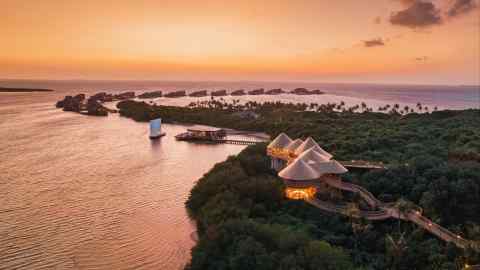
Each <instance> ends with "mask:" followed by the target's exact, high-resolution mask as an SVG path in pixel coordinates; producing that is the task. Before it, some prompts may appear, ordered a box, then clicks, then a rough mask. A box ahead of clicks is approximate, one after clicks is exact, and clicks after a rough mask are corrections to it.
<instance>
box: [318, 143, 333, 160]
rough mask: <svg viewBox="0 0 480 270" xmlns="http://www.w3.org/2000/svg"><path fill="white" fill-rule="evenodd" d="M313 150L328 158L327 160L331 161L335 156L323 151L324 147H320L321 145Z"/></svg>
mask: <svg viewBox="0 0 480 270" xmlns="http://www.w3.org/2000/svg"><path fill="white" fill-rule="evenodd" d="M313 149H314V150H315V152H317V153H319V154H320V155H322V156H324V157H327V159H331V158H332V157H333V156H332V154H330V153H328V152H327V151H325V150H323V148H322V147H320V145H318V144H317V145H315V146H314V147H313Z"/></svg>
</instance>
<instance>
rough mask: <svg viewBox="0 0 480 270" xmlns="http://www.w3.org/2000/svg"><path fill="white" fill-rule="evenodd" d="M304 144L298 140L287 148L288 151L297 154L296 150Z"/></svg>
mask: <svg viewBox="0 0 480 270" xmlns="http://www.w3.org/2000/svg"><path fill="white" fill-rule="evenodd" d="M302 143H303V141H302V140H301V139H296V140H294V141H293V142H291V143H290V144H289V145H288V146H287V148H286V150H288V151H291V152H295V149H297V148H298V147H299V146H300V145H301V144H302Z"/></svg>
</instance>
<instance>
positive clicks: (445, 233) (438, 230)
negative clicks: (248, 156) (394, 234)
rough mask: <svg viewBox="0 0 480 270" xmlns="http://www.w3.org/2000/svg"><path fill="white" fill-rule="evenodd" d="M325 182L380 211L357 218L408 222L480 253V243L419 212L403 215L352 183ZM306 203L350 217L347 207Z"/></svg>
mask: <svg viewBox="0 0 480 270" xmlns="http://www.w3.org/2000/svg"><path fill="white" fill-rule="evenodd" d="M323 182H324V183H327V184H328V185H331V186H332V187H335V188H338V189H342V190H346V191H350V192H354V193H357V194H359V195H360V196H361V197H362V198H363V199H364V200H365V201H366V202H367V203H368V204H369V205H370V206H371V207H372V208H378V209H379V210H373V211H359V213H358V216H355V217H356V218H365V219H368V220H384V219H388V218H396V219H402V220H407V221H410V222H413V223H415V224H417V225H418V226H420V227H422V228H423V229H425V230H426V231H428V232H430V233H432V234H433V235H435V236H437V237H438V238H440V239H442V240H444V241H446V242H452V243H453V244H455V245H456V246H457V247H459V248H463V249H465V248H468V247H470V248H473V249H475V250H476V251H480V242H478V241H470V240H467V239H464V238H462V237H461V236H460V235H458V234H455V233H453V232H451V231H449V230H447V229H446V228H444V227H442V226H440V225H439V224H436V223H435V222H433V221H431V220H430V219H428V218H426V217H424V216H423V215H422V214H421V213H420V212H418V211H413V210H411V211H409V212H407V213H402V212H400V210H399V209H398V208H396V207H395V206H394V205H392V204H385V203H383V202H381V201H380V200H378V199H377V198H375V196H373V195H372V194H371V193H370V192H369V191H368V190H366V189H365V188H363V187H361V186H358V185H354V184H351V183H346V182H343V181H342V180H341V179H339V178H336V177H328V178H325V179H324V181H323ZM306 201H307V202H308V203H310V204H312V205H314V206H315V207H317V208H320V209H322V210H325V211H329V212H334V213H339V214H343V215H348V211H347V209H346V206H345V205H336V204H332V203H330V202H325V201H321V200H319V199H317V198H310V199H307V200H306Z"/></svg>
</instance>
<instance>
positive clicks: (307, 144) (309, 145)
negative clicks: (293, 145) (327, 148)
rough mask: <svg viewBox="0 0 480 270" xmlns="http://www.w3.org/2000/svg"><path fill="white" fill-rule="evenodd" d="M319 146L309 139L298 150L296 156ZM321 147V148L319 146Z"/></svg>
mask: <svg viewBox="0 0 480 270" xmlns="http://www.w3.org/2000/svg"><path fill="white" fill-rule="evenodd" d="M315 145H317V146H318V144H317V142H316V141H315V140H314V139H313V138H312V137H308V138H307V139H306V140H305V141H304V142H303V143H302V144H301V145H300V146H299V147H298V148H297V149H296V150H295V154H297V155H300V154H301V153H303V152H305V151H307V150H308V149H310V148H312V147H314V146H315ZM319 147H320V146H319Z"/></svg>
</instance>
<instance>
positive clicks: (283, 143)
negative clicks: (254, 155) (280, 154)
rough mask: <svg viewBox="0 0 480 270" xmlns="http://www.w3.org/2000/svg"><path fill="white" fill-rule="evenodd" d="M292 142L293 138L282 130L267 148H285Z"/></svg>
mask: <svg viewBox="0 0 480 270" xmlns="http://www.w3.org/2000/svg"><path fill="white" fill-rule="evenodd" d="M290 143H292V139H290V137H288V136H287V134H285V133H283V132H282V133H280V134H279V135H278V136H277V137H276V138H275V139H274V140H273V141H272V142H271V143H270V144H269V145H268V146H267V148H285V147H287V146H288V145H289V144H290Z"/></svg>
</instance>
